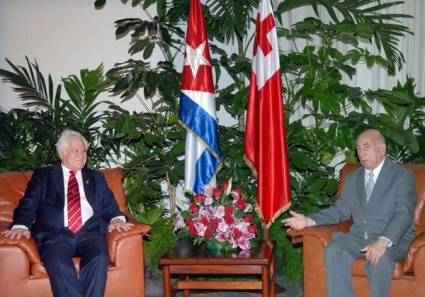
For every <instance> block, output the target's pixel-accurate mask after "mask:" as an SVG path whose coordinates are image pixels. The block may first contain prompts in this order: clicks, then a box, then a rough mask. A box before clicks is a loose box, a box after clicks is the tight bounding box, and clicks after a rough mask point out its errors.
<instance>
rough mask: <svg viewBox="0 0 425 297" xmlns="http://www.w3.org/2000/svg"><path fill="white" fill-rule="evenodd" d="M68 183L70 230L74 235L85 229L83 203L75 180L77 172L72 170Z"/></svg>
mask: <svg viewBox="0 0 425 297" xmlns="http://www.w3.org/2000/svg"><path fill="white" fill-rule="evenodd" d="M69 173H70V176H69V181H68V196H67V197H68V228H69V230H71V231H72V232H73V233H77V232H78V231H80V229H81V227H83V223H82V219H81V202H80V191H79V189H78V182H77V179H76V178H75V173H76V172H75V171H73V170H71V171H70V172H69Z"/></svg>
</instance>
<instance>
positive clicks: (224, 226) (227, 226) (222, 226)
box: [217, 221, 229, 233]
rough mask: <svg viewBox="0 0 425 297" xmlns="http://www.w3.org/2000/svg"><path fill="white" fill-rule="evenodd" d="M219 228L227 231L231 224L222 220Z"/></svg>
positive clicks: (221, 230)
mask: <svg viewBox="0 0 425 297" xmlns="http://www.w3.org/2000/svg"><path fill="white" fill-rule="evenodd" d="M217 229H218V231H220V232H222V233H226V232H227V230H229V225H227V224H226V222H225V221H220V223H218V227H217Z"/></svg>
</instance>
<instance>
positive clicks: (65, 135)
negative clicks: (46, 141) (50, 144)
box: [56, 129, 88, 155]
mask: <svg viewBox="0 0 425 297" xmlns="http://www.w3.org/2000/svg"><path fill="white" fill-rule="evenodd" d="M74 137H75V138H79V139H81V140H82V141H83V142H84V145H85V147H86V149H87V148H88V143H87V140H86V139H85V138H84V136H83V135H81V134H80V133H78V132H77V131H74V130H71V129H66V130H64V131H63V132H62V134H61V135H60V136H59V139H58V142H57V143H56V151H57V152H58V155H61V153H64V152H65V151H66V150H67V149H68V140H69V139H70V138H74Z"/></svg>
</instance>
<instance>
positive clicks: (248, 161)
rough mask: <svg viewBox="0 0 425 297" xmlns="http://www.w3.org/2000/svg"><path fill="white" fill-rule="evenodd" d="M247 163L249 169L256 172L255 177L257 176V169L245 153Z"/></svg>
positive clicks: (253, 172)
mask: <svg viewBox="0 0 425 297" xmlns="http://www.w3.org/2000/svg"><path fill="white" fill-rule="evenodd" d="M243 158H244V160H245V163H246V165H248V167H249V169H251V171H252V174H254V176H255V178H257V169H255V166H254V164H252V162H251V161H250V160H249V159H248V157H247V156H246V155H245V154H244V156H243Z"/></svg>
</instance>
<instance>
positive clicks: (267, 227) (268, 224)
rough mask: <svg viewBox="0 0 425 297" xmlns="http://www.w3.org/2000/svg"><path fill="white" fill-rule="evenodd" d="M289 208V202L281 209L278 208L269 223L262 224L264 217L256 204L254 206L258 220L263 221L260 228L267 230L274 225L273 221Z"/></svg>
mask: <svg viewBox="0 0 425 297" xmlns="http://www.w3.org/2000/svg"><path fill="white" fill-rule="evenodd" d="M290 207H291V202H289V203H287V204H286V205H284V206H283V207H282V208H280V209H279V210H278V211H277V212H276V213H275V214H274V215H273V217H272V218H271V219H270V221H269V222H268V223H267V224H264V216H263V213H262V211H261V208H260V206H259V205H258V203H256V204H255V211H256V212H257V215H258V217H259V218H261V220H262V221H263V222H262V223H261V226H262V227H263V228H265V229H269V228H270V227H271V226H272V224H273V223H274V221H275V220H276V219H277V218H278V217H279V216H280V215H281V214H282V213H284V212H285V211H287V210H288V209H289V208H290Z"/></svg>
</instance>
